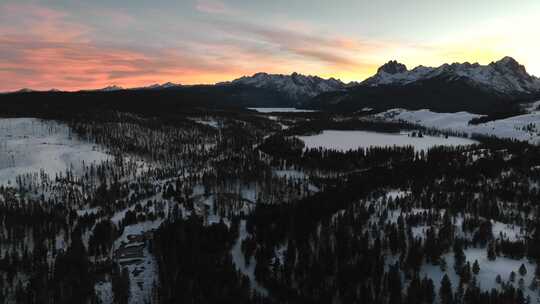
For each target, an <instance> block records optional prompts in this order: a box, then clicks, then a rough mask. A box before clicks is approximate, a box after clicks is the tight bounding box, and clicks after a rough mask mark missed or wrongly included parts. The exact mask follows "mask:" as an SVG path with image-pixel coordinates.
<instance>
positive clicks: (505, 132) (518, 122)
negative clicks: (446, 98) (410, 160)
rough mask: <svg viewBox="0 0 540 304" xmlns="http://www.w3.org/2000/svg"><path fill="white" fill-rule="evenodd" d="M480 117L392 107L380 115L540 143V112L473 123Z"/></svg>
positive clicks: (438, 126) (437, 127)
mask: <svg viewBox="0 0 540 304" xmlns="http://www.w3.org/2000/svg"><path fill="white" fill-rule="evenodd" d="M480 116H481V115H477V114H471V113H468V112H457V113H436V112H432V111H430V110H426V109H424V110H417V111H408V110H405V109H392V110H388V111H386V112H382V113H379V114H377V115H376V117H379V118H385V119H389V120H403V121H407V122H410V123H415V124H419V125H422V126H425V127H429V128H435V129H439V130H452V131H458V132H465V133H468V134H469V135H471V134H475V133H476V134H482V135H487V136H497V137H501V138H511V139H517V140H522V141H528V142H530V143H532V144H539V143H540V112H536V111H535V112H531V113H528V114H524V115H518V116H513V117H509V118H505V119H499V120H494V121H489V122H486V123H481V124H478V125H469V121H470V120H471V119H473V118H477V117H480ZM531 125H532V126H533V128H532V129H531V128H530V126H531Z"/></svg>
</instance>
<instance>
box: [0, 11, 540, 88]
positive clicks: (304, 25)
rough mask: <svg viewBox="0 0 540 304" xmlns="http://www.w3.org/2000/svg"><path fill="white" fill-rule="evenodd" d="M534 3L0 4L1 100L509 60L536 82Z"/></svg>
mask: <svg viewBox="0 0 540 304" xmlns="http://www.w3.org/2000/svg"><path fill="white" fill-rule="evenodd" d="M539 20H540V1H539V0H520V1H508V0H454V1H447V0H416V1H413V0H409V1H402V0H378V1H372V0H369V1H368V0H356V1H354V0H333V1H329V0H272V1H266V0H153V1H145V0H115V1H110V0H87V1H82V0H41V1H38V0H33V1H32V0H0V91H10V90H18V89H21V88H31V89H37V90H47V89H52V88H55V89H61V90H79V89H92V88H101V87H105V86H109V85H118V86H122V87H137V86H144V85H150V84H154V83H164V82H175V83H182V84H198V83H216V82H220V81H227V80H232V79H235V78H238V77H241V76H244V75H251V74H254V73H256V72H268V73H280V74H290V73H292V72H298V73H302V74H308V75H318V76H321V77H325V78H329V77H334V78H339V79H341V80H343V81H346V82H348V81H361V80H363V79H365V78H367V77H369V76H370V75H372V74H374V73H375V72H376V70H377V68H378V67H379V66H380V65H382V64H384V63H385V62H387V61H389V60H394V59H395V60H398V61H400V62H402V63H404V64H406V65H407V66H408V67H409V68H413V67H415V66H417V65H425V66H438V65H441V64H443V63H452V62H466V61H468V62H479V63H481V64H488V63H490V62H491V61H496V60H499V59H501V58H502V57H504V56H507V55H508V56H512V57H514V58H515V59H516V60H518V61H519V62H520V63H521V64H523V65H525V67H526V68H527V70H528V72H530V73H531V74H534V75H537V76H540V39H539V38H538V37H539V32H540V31H539V28H540V27H539V26H538V22H539Z"/></svg>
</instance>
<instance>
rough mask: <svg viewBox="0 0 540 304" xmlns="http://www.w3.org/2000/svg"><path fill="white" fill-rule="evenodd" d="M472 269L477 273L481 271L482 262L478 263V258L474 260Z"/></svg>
mask: <svg viewBox="0 0 540 304" xmlns="http://www.w3.org/2000/svg"><path fill="white" fill-rule="evenodd" d="M472 271H473V273H474V274H475V275H477V274H478V273H479V272H480V264H478V260H474V263H473V267H472Z"/></svg>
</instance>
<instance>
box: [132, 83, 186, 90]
mask: <svg viewBox="0 0 540 304" xmlns="http://www.w3.org/2000/svg"><path fill="white" fill-rule="evenodd" d="M181 86H182V85H181V84H179V83H173V82H166V83H164V84H159V83H155V84H152V85H149V86H146V87H140V88H134V90H145V89H146V90H160V89H169V88H176V87H181Z"/></svg>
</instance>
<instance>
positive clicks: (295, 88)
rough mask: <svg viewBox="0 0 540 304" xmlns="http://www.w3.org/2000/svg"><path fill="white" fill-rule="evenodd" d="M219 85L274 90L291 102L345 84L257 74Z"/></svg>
mask: <svg viewBox="0 0 540 304" xmlns="http://www.w3.org/2000/svg"><path fill="white" fill-rule="evenodd" d="M221 84H222V85H223V84H242V85H249V86H254V87H257V88H264V89H269V90H275V91H278V92H280V93H282V94H285V95H286V96H287V97H288V98H290V99H292V100H302V99H307V98H311V97H314V96H317V95H319V94H321V93H324V92H330V91H339V90H343V89H344V88H345V84H344V83H343V82H341V81H340V80H338V79H334V78H330V79H323V78H320V77H317V76H305V75H301V74H297V73H293V74H291V75H281V74H267V73H257V74H255V75H253V76H244V77H242V78H238V79H236V80H233V81H232V82H229V83H221Z"/></svg>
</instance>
